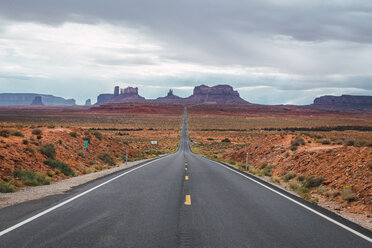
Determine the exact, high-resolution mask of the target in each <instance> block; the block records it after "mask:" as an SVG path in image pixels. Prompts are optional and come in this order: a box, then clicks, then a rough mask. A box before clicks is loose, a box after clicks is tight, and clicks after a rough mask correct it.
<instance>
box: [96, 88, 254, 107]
mask: <svg viewBox="0 0 372 248" xmlns="http://www.w3.org/2000/svg"><path fill="white" fill-rule="evenodd" d="M124 102H156V103H192V104H231V105H247V104H251V103H249V102H247V101H245V100H244V99H242V98H241V97H240V96H239V93H238V92H237V91H234V89H233V87H231V86H230V85H216V86H213V87H209V86H206V85H200V86H196V87H195V88H194V92H193V94H192V95H191V96H189V97H187V98H182V97H179V96H176V95H174V94H173V91H172V90H169V92H168V94H167V96H165V97H158V98H157V99H154V100H147V99H145V98H144V97H142V96H140V95H139V94H138V88H132V87H128V88H125V89H119V86H116V87H115V90H114V94H101V95H99V96H98V98H97V104H96V105H101V104H110V103H124Z"/></svg>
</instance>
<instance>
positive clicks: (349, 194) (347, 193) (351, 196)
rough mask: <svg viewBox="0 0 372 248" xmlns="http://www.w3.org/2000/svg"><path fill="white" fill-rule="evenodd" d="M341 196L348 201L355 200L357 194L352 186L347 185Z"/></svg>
mask: <svg viewBox="0 0 372 248" xmlns="http://www.w3.org/2000/svg"><path fill="white" fill-rule="evenodd" d="M341 196H342V199H344V200H345V201H348V202H352V201H355V200H356V198H357V196H356V194H355V193H354V192H353V190H352V188H351V187H345V188H344V189H343V190H342V191H341Z"/></svg>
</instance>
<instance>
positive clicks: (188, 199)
mask: <svg viewBox="0 0 372 248" xmlns="http://www.w3.org/2000/svg"><path fill="white" fill-rule="evenodd" d="M185 205H191V196H190V195H186V200H185Z"/></svg>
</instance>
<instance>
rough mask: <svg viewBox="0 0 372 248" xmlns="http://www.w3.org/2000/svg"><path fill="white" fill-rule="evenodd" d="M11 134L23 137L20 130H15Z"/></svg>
mask: <svg viewBox="0 0 372 248" xmlns="http://www.w3.org/2000/svg"><path fill="white" fill-rule="evenodd" d="M12 135H13V136H17V137H25V136H24V135H23V133H21V132H20V131H15V132H14V133H12Z"/></svg>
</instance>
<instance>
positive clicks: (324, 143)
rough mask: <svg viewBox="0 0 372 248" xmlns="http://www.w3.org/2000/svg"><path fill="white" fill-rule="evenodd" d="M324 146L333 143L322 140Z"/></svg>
mask: <svg viewBox="0 0 372 248" xmlns="http://www.w3.org/2000/svg"><path fill="white" fill-rule="evenodd" d="M322 144H323V145H329V144H331V141H329V140H322Z"/></svg>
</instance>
